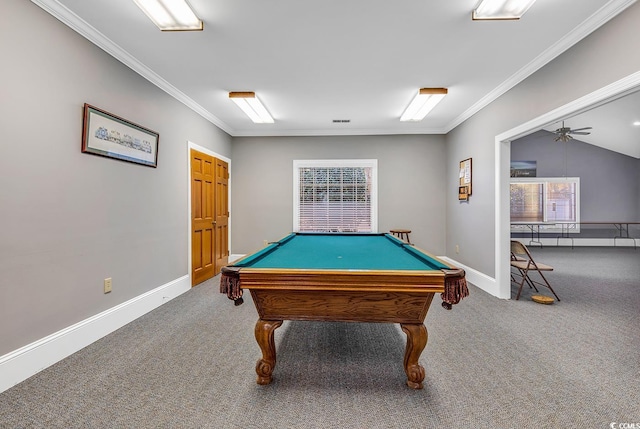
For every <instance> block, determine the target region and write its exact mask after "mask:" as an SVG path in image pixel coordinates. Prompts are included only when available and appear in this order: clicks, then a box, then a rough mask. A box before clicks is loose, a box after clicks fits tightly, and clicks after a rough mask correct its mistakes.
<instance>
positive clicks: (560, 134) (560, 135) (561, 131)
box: [554, 121, 591, 142]
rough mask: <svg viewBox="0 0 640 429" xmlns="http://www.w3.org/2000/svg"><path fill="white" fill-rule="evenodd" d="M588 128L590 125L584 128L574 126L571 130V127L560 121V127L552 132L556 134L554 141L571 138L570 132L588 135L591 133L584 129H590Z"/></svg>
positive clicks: (563, 140) (564, 140)
mask: <svg viewBox="0 0 640 429" xmlns="http://www.w3.org/2000/svg"><path fill="white" fill-rule="evenodd" d="M590 129H591V127H584V128H576V129H575V130H572V129H571V127H565V126H564V121H562V127H561V128H558V129H557V130H555V131H554V133H555V134H557V137H556V138H555V141H562V142H567V141H569V140H571V139H572V138H573V136H572V134H575V135H581V136H586V135H589V134H591V133H590V132H587V131H586V130H590Z"/></svg>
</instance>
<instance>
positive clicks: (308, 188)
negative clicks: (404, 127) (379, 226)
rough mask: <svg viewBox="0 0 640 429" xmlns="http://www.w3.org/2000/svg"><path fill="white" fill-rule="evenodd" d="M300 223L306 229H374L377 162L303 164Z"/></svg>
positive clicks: (300, 170) (349, 230) (300, 189)
mask: <svg viewBox="0 0 640 429" xmlns="http://www.w3.org/2000/svg"><path fill="white" fill-rule="evenodd" d="M297 173H298V174H297V175H298V178H299V180H298V183H297V187H298V198H297V201H296V203H297V209H298V213H297V214H298V215H297V221H298V225H294V228H295V227H297V230H298V231H306V232H373V231H374V222H373V217H374V215H373V213H374V206H373V201H374V198H373V194H372V193H373V190H374V186H373V185H374V180H373V178H374V167H373V166H340V165H333V166H299V167H298V170H297Z"/></svg>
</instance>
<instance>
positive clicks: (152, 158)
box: [82, 103, 160, 168]
mask: <svg viewBox="0 0 640 429" xmlns="http://www.w3.org/2000/svg"><path fill="white" fill-rule="evenodd" d="M159 140H160V135H159V134H158V133H157V132H155V131H152V130H150V129H148V128H144V127H142V126H140V125H137V124H134V123H133V122H130V121H127V120H126V119H123V118H120V117H118V116H116V115H113V114H111V113H109V112H106V111H104V110H101V109H98V108H96V107H93V106H90V105H89V104H86V103H85V105H84V121H83V127H82V152H84V153H90V154H93V155H99V156H104V157H107V158H114V159H119V160H121V161H127V162H133V163H136V164H141V165H146V166H147V167H154V168H155V167H157V166H158V142H159Z"/></svg>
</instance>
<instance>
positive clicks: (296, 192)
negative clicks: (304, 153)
mask: <svg viewBox="0 0 640 429" xmlns="http://www.w3.org/2000/svg"><path fill="white" fill-rule="evenodd" d="M355 167H360V168H371V190H370V197H371V207H370V209H371V214H370V216H371V232H372V233H377V232H378V160H377V159H294V160H293V229H292V230H293V231H294V232H299V231H300V170H301V169H303V168H355Z"/></svg>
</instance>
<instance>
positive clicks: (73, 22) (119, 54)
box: [31, 0, 234, 135]
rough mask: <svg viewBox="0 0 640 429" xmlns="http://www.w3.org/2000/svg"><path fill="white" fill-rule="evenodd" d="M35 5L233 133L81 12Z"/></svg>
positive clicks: (50, 1)
mask: <svg viewBox="0 0 640 429" xmlns="http://www.w3.org/2000/svg"><path fill="white" fill-rule="evenodd" d="M31 1H32V2H33V3H34V4H36V5H37V6H39V7H40V8H42V9H44V10H45V11H46V12H48V13H49V14H50V15H53V16H54V17H55V18H57V19H58V20H59V21H61V22H62V23H63V24H65V25H66V26H67V27H69V28H71V29H72V30H74V31H75V32H77V33H78V34H80V35H81V36H82V37H84V38H85V39H87V40H89V41H90V42H91V43H93V44H94V45H96V46H98V47H99V48H100V49H102V50H103V51H105V52H106V53H108V54H109V55H111V56H112V57H114V58H115V59H117V60H118V61H120V62H121V63H123V64H124V65H126V66H127V67H129V68H130V69H132V70H133V71H135V72H136V73H138V74H139V75H140V76H142V77H143V78H145V79H147V80H148V81H149V82H151V83H152V84H154V85H155V86H157V87H158V88H160V89H162V90H163V91H164V92H166V93H167V94H169V95H170V96H172V97H173V98H175V99H176V100H178V101H180V102H181V103H182V104H184V105H186V106H187V107H189V108H190V109H191V110H193V111H194V112H196V113H197V114H199V115H200V116H202V117H203V118H205V119H206V120H207V121H209V122H211V123H212V124H214V125H215V126H217V127H218V128H220V129H222V130H223V131H225V132H226V133H227V134H230V135H233V131H234V130H233V129H232V128H231V127H230V126H229V125H227V124H226V123H225V122H223V121H221V120H220V119H218V118H217V117H216V116H214V115H213V114H212V113H211V112H209V111H208V110H207V109H205V108H204V107H202V106H201V105H199V104H198V103H196V102H195V101H194V100H193V99H192V98H190V97H189V96H187V95H186V94H185V93H183V92H182V91H180V90H179V89H178V88H176V87H175V86H173V85H171V84H170V83H169V82H167V81H166V80H164V79H163V78H162V77H160V76H159V75H158V74H156V73H155V72H154V71H153V70H151V69H150V68H149V67H147V66H145V65H144V64H142V63H141V62H140V61H138V60H137V59H136V58H135V57H134V56H132V55H131V54H129V53H128V52H127V51H125V50H124V49H122V48H121V47H120V46H119V45H117V44H116V43H114V42H113V41H111V39H109V38H107V37H105V36H104V34H102V33H101V32H99V31H98V30H97V29H96V28H95V27H93V26H91V25H89V24H88V23H87V22H86V21H84V20H83V19H82V18H80V17H79V16H78V15H76V14H75V13H73V12H72V11H70V10H69V9H68V8H67V7H66V6H64V5H62V4H60V3H59V2H58V1H57V0H31Z"/></svg>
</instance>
